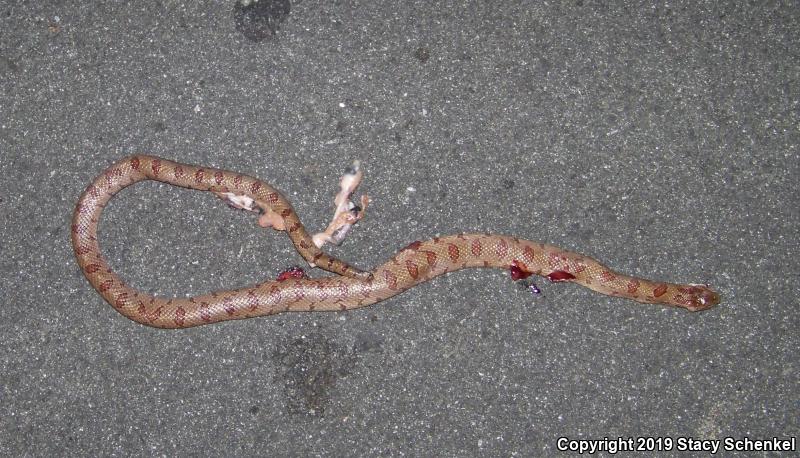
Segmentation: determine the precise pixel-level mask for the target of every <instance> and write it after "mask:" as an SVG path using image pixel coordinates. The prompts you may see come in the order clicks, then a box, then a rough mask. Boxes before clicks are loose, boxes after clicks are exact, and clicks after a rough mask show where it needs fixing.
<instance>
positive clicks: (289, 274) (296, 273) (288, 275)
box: [276, 267, 306, 281]
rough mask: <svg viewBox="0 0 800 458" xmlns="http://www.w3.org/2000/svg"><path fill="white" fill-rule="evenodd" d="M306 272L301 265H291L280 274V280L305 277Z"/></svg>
mask: <svg viewBox="0 0 800 458" xmlns="http://www.w3.org/2000/svg"><path fill="white" fill-rule="evenodd" d="M305 276H306V273H305V272H304V271H303V269H301V268H300V267H289V268H288V269H286V270H284V271H283V272H281V273H280V274H278V278H277V279H276V280H278V281H286V280H289V279H292V278H305Z"/></svg>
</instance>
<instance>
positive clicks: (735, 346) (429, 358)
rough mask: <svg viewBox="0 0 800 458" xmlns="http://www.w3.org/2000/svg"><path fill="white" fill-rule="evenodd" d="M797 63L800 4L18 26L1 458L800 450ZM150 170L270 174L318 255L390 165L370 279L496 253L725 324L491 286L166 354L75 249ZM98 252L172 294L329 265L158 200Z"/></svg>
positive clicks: (120, 10)
mask: <svg viewBox="0 0 800 458" xmlns="http://www.w3.org/2000/svg"><path fill="white" fill-rule="evenodd" d="M798 50H800V7H798V5H797V3H796V2H755V4H747V5H746V4H745V2H716V1H700V2H696V1H678V2H668V3H665V2H653V3H650V2H644V3H642V2H631V1H619V2H591V1H571V2H557V1H555V2H534V1H508V2H489V1H477V0H476V1H464V0H461V1H441V2H428V1H412V2H394V1H383V0H378V1H337V2H322V1H319V2H318V1H310V0H303V1H292V2H291V3H290V2H289V1H288V0H284V1H271V0H260V1H254V0H253V1H252V2H249V3H248V2H238V3H234V2H223V1H215V2H178V1H160V2H151V1H146V2H77V1H71V2H2V3H0V86H1V87H2V91H0V176H2V179H1V180H0V229H2V230H0V292H2V300H0V304H1V305H0V342H2V345H0V372H1V373H2V375H1V377H2V379H1V383H0V455H3V456H47V457H50V456H128V455H140V456H226V457H227V456H385V455H388V456H545V455H547V456H549V455H553V454H556V453H558V452H559V450H561V449H563V448H570V447H572V448H576V449H577V448H578V447H590V446H594V447H605V450H606V451H610V450H609V448H611V447H615V448H616V447H625V446H627V445H625V444H628V443H629V442H628V440H629V439H630V440H631V442H630V443H633V444H634V445H637V446H642V447H644V448H646V449H653V448H656V449H657V448H662V449H666V450H668V451H670V454H675V453H677V452H678V451H679V450H681V448H688V447H712V446H713V445H714V444H715V443H716V444H717V445H718V446H719V447H721V448H720V449H719V450H723V449H722V447H725V446H726V442H724V441H723V440H724V439H725V438H730V439H729V442H727V444H733V445H732V446H734V447H735V446H737V445H736V444H739V445H741V446H745V445H747V442H746V439H752V440H753V441H756V442H752V443H751V445H750V446H754V445H752V444H762V445H763V443H761V442H757V441H758V440H762V439H772V438H779V439H791V438H795V441H796V438H797V437H798V436H799V435H800V394H799V393H800V382H799V381H800V377H798V369H800V365H799V361H798V360H799V357H798V348H799V347H800V345H799V344H800V338H799V336H798V328H800V326H799V325H800V318H798V307H799V306H800V304H798V291H800V275H799V272H800V269H799V267H800V266H799V265H798V264H799V263H798V255H797V253H798V242H797V231H798V222H800V221H799V220H800V218H799V217H798V202H800V199H799V197H800V195H799V194H800V193H798V182H799V181H800V180H798V177H800V174H799V173H798V172H800V170H799V169H800V160H799V156H800V152H799V151H798V147H799V146H798V145H800V59H798V53H799V51H798ZM137 152H142V153H148V154H154V155H158V156H162V157H164V158H168V159H171V160H176V161H180V162H186V163H193V164H203V165H207V166H212V167H219V168H225V169H229V170H234V171H238V172H242V173H246V174H249V175H253V176H257V177H260V178H261V179H263V180H265V181H267V182H269V183H271V184H273V185H274V186H275V187H277V188H278V189H280V190H281V191H282V192H283V193H284V194H285V195H286V196H287V197H288V198H289V199H290V200H291V201H292V203H293V205H294V206H295V208H296V210H297V212H298V214H299V215H300V216H301V218H302V220H303V221H304V223H305V224H306V226H308V227H309V228H310V230H312V231H313V230H315V229H318V228H321V227H323V226H324V225H325V224H326V223H327V219H328V218H329V217H330V214H331V211H332V202H331V199H332V197H333V195H334V193H335V192H336V190H337V181H338V177H339V175H340V174H341V172H342V170H343V169H344V167H346V166H347V165H348V164H350V162H351V161H352V160H354V159H359V160H361V161H362V164H363V165H364V169H365V180H364V183H363V185H362V188H361V190H362V191H363V192H364V193H367V194H369V195H370V196H371V197H372V204H371V205H370V207H369V208H368V211H367V216H366V218H365V219H364V220H363V221H362V222H361V223H359V225H358V226H357V227H356V228H355V229H354V230H353V231H352V233H351V234H349V235H348V238H347V239H346V240H345V242H344V243H343V244H342V245H341V246H339V247H335V248H332V249H331V250H330V252H331V253H332V254H334V255H336V256H338V257H341V258H342V259H345V260H347V261H349V262H352V263H353V264H354V265H356V266H359V267H361V268H365V269H369V268H371V267H372V266H376V265H378V264H380V263H382V262H384V261H385V260H386V259H388V258H389V257H391V256H392V255H393V253H395V252H396V251H397V250H398V249H399V248H401V247H404V246H406V245H408V244H409V243H410V242H413V241H415V240H425V239H428V238H431V237H435V236H438V235H446V234H452V233H459V232H496V233H501V234H508V235H514V236H517V237H520V238H525V239H530V240H537V241H541V242H547V243H551V244H554V245H558V246H561V247H563V248H565V249H570V250H574V251H578V252H581V253H585V254H587V255H591V256H593V257H596V258H598V259H600V260H602V261H604V262H606V263H607V264H609V265H610V266H612V267H613V268H615V269H616V270H619V271H621V272H626V273H630V274H636V275H640V276H644V277H648V278H655V279H659V280H665V281H674V282H693V283H708V284H710V285H712V286H713V287H714V288H715V289H717V290H718V291H719V292H720V293H721V295H722V303H721V304H720V305H719V306H717V307H715V308H713V309H711V310H708V311H705V312H699V313H689V312H686V311H684V310H680V309H671V308H663V307H659V306H652V305H642V304H638V303H634V302H630V301H626V300H624V299H619V298H613V297H607V296H603V295H600V294H597V293H594V292H592V291H590V290H588V289H585V288H582V287H580V286H577V285H573V284H551V283H548V282H547V281H545V280H543V279H541V278H540V279H538V280H536V285H537V286H538V287H539V289H541V291H542V292H541V294H538V295H535V294H532V293H531V291H530V290H529V289H527V288H524V287H520V286H518V285H515V284H514V283H513V282H512V281H511V280H510V279H509V274H508V272H503V271H499V270H486V269H473V270H468V271H461V272H456V273H452V274H449V275H446V276H444V277H439V278H437V279H435V280H433V281H431V282H428V283H426V284H424V285H421V286H419V287H416V288H414V289H412V290H409V291H407V292H405V293H403V294H401V295H399V296H397V297H395V298H392V299H390V300H387V301H385V302H382V303H379V304H376V305H374V306H372V307H369V308H366V309H362V310H356V311H351V312H337V313H327V314H326V313H298V314H282V315H278V316H274V317H267V318H257V319H250V320H244V321H232V322H226V323H221V324H217V325H212V326H203V327H199V328H192V329H187V330H177V331H165V330H158V329H152V328H148V327H145V326H142V325H140V324H137V323H134V322H132V321H129V320H127V319H126V318H124V317H123V316H121V315H120V314H118V313H117V312H116V311H115V310H114V309H113V308H112V307H111V306H109V305H108V304H106V303H105V302H104V301H103V299H102V298H101V297H100V296H99V295H98V294H97V293H96V292H95V291H94V290H93V289H92V288H91V286H90V285H89V284H88V282H87V281H86V279H85V278H84V277H83V275H82V274H81V272H80V270H79V269H78V266H77V264H76V262H75V259H74V255H73V252H72V247H71V245H70V242H69V234H70V218H71V213H72V211H73V208H74V205H75V202H76V201H77V199H78V196H79V195H80V193H81V192H82V190H83V189H84V188H85V187H86V186H87V185H88V184H89V182H90V181H91V180H92V179H93V177H94V176H95V175H97V174H98V173H100V172H101V171H102V170H103V169H104V168H105V167H107V166H108V165H110V164H111V163H113V162H114V161H115V160H117V159H119V158H121V157H123V156H125V155H127V154H132V153H137ZM101 242H102V246H103V250H104V252H105V254H106V256H107V257H108V259H109V260H110V262H111V264H112V265H113V267H114V269H116V270H117V271H118V272H119V273H120V274H121V275H122V276H123V278H125V279H126V281H128V282H129V283H130V284H132V285H134V286H136V287H137V288H140V289H142V290H145V291H148V292H151V293H155V294H159V295H163V296H178V295H186V294H196V293H203V292H207V291H212V290H216V289H222V288H231V287H241V286H245V285H247V284H252V283H255V282H258V281H262V280H264V279H266V278H272V277H274V276H275V275H276V274H277V273H278V272H280V271H281V270H282V269H283V268H285V267H287V266H290V265H293V264H302V259H301V258H300V257H299V256H298V255H297V253H296V252H295V250H294V249H293V248H292V246H291V244H290V243H289V241H288V239H287V238H286V237H285V235H284V234H280V233H276V232H274V231H265V230H263V229H261V228H259V227H258V226H257V225H256V224H255V219H254V218H253V217H252V216H251V215H248V214H246V213H245V212H242V211H236V210H233V209H230V208H228V207H227V206H226V205H225V204H224V203H223V202H221V201H220V200H219V199H216V198H215V197H214V196H213V195H209V194H208V193H201V192H195V191H189V190H183V189H177V188H174V187H171V186H168V185H165V184H159V183H155V182H147V183H143V184H139V185H136V186H135V187H132V188H129V189H126V190H125V191H123V192H122V193H120V195H118V196H117V197H115V198H114V200H113V201H112V202H111V203H110V205H109V206H108V208H107V209H106V211H105V213H104V215H103V221H102V224H101ZM311 275H312V276H321V275H324V273H323V272H320V271H316V270H314V271H312V272H311ZM604 438H606V439H604ZM620 438H621V440H620ZM715 440H719V441H721V442H714V441H715ZM703 441H708V442H703ZM773 445H774V443H773ZM564 453H565V454H571V452H570V451H569V450H567V451H564ZM706 453H708V452H706ZM719 453H722V452H721V451H720V452H719ZM787 454H788V453H787ZM726 455H728V454H727V453H726Z"/></svg>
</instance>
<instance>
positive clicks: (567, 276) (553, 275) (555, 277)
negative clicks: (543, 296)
mask: <svg viewBox="0 0 800 458" xmlns="http://www.w3.org/2000/svg"><path fill="white" fill-rule="evenodd" d="M547 278H548V279H549V280H550V281H552V282H557V281H569V280H574V279H575V275H572V274H571V273H569V272H564V271H563V270H554V271H553V272H550V273H549V274H547Z"/></svg>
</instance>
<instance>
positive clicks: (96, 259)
mask: <svg viewBox="0 0 800 458" xmlns="http://www.w3.org/2000/svg"><path fill="white" fill-rule="evenodd" d="M142 180H156V181H160V182H164V183H169V184H171V185H175V186H181V187H185V188H191V189H197V190H201V191H212V192H215V193H217V194H218V195H223V194H224V195H229V196H239V197H240V198H241V199H245V200H247V201H249V202H251V203H252V204H253V205H254V206H255V207H256V208H257V209H259V210H264V211H267V212H269V213H270V214H271V215H272V217H273V218H274V219H276V220H277V224H274V225H275V226H279V227H276V228H278V229H282V230H285V231H286V233H287V234H288V235H289V237H290V239H291V240H292V242H293V243H294V246H295V248H296V249H297V250H298V251H299V252H300V254H301V255H302V256H303V258H304V259H306V260H307V261H308V262H309V263H310V264H311V265H312V266H317V267H320V268H323V269H325V270H328V271H330V272H333V273H334V274H336V275H333V276H330V277H325V278H314V279H309V278H305V277H301V278H291V277H289V278H282V279H280V280H268V281H265V282H263V283H260V284H257V285H253V286H249V287H245V288H240V289H233V290H227V291H217V292H213V293H210V294H206V295H200V296H194V297H188V298H171V299H170V298H161V297H154V296H152V295H149V294H147V293H145V292H142V291H139V290H137V289H134V288H132V287H130V286H128V285H127V284H125V282H123V281H122V279H121V278H120V277H119V276H118V275H117V274H116V273H114V271H112V269H111V267H110V266H109V264H108V262H107V261H106V260H105V258H104V257H103V255H102V254H101V252H100V245H99V243H98V238H97V229H98V224H99V221H100V214H101V212H102V210H103V208H104V207H105V205H106V204H107V203H108V201H109V200H110V199H111V198H112V197H113V196H114V194H116V193H117V192H119V191H120V190H121V189H122V188H125V187H127V186H129V185H131V184H133V183H136V182H139V181H142ZM239 205H240V206H244V205H247V204H239ZM250 209H253V208H250ZM71 234H72V245H73V248H74V250H75V256H76V257H77V260H78V264H79V266H80V268H81V270H82V271H83V273H84V274H85V275H86V278H87V279H88V280H89V283H91V285H92V286H93V287H94V288H95V289H96V290H97V291H98V292H99V293H100V295H102V296H103V298H104V299H105V300H106V301H108V303H109V304H111V305H112V306H113V307H114V308H115V309H116V310H117V311H118V312H120V313H121V314H123V315H125V316H126V317H128V318H130V319H131V320H134V321H137V322H139V323H142V324H145V325H148V326H154V327H159V328H185V327H190V326H198V325H203V324H209V323H215V322H219V321H225V320H236V319H242V318H251V317H256V316H264V315H272V314H276V313H280V312H300V311H340V310H350V309H356V308H360V307H365V306H368V305H371V304H374V303H376V302H380V301H382V300H385V299H388V298H390V297H392V296H394V295H396V294H399V293H401V292H403V291H405V290H407V289H409V288H411V287H413V286H415V285H418V284H420V283H422V282H425V281H427V280H430V279H432V278H434V277H436V276H438V275H442V274H444V273H447V272H452V271H456V270H459V269H463V268H466V267H496V268H501V269H509V270H510V271H511V274H512V277H513V278H514V279H520V278H525V277H527V276H529V275H531V274H536V275H541V276H545V277H547V278H549V279H550V280H552V281H570V282H574V283H577V284H580V285H583V286H585V287H587V288H590V289H592V290H594V291H597V292H600V293H603V294H607V295H611V296H617V297H622V298H626V299H632V300H634V301H639V302H645V303H656V304H664V305H669V306H676V307H682V308H685V309H687V310H690V311H698V310H705V309H707V308H710V307H712V306H714V305H716V304H717V303H719V300H720V297H719V295H718V294H717V293H716V292H714V291H713V290H711V289H710V288H708V287H707V286H705V285H697V284H683V285H681V284H672V283H666V282H659V281H651V280H645V279H643V278H635V277H631V276H627V275H623V274H620V273H617V272H614V271H613V270H611V269H610V268H608V267H606V266H604V265H602V264H600V263H599V262H598V261H596V260H594V259H592V258H590V257H588V256H583V255H580V254H577V253H573V252H570V251H566V250H563V249H560V248H557V247H554V246H551V245H546V244H543V243H537V242H531V241H527V240H521V239H518V238H516V237H509V236H503V235H494V234H459V235H451V236H446V237H437V238H434V239H431V240H427V241H423V242H419V241H417V242H413V243H411V244H410V245H408V246H407V247H405V248H403V249H401V250H400V251H399V252H397V254H395V255H394V257H392V258H391V259H389V260H388V261H386V262H385V263H383V264H381V265H380V266H378V267H377V268H375V269H374V270H372V271H371V272H362V271H360V270H357V269H355V268H353V267H351V266H349V265H348V264H346V263H345V262H343V261H340V260H338V259H336V258H333V257H330V256H328V255H327V254H325V253H323V252H322V251H321V250H320V248H318V247H317V245H316V244H315V243H314V241H313V240H312V238H311V236H309V234H308V233H307V232H306V229H305V228H304V227H303V225H302V224H301V223H300V219H299V218H298V217H297V214H296V213H295V212H294V210H293V209H292V206H291V205H290V204H289V202H288V201H287V200H286V199H285V198H284V197H283V196H282V195H281V194H280V193H279V192H278V191H277V190H275V189H274V188H272V187H271V186H269V185H268V184H266V183H264V182H262V181H260V180H258V179H256V178H252V177H249V176H246V175H242V174H238V173H234V172H229V171H225V170H218V169H214V168H209V167H199V166H194V165H187V164H179V163H176V162H171V161H168V160H165V159H161V158H158V157H153V156H146V155H135V156H130V157H126V158H124V159H121V160H120V161H118V162H117V163H115V164H114V165H112V166H111V167H109V168H108V169H106V170H105V171H104V172H103V173H101V174H100V175H99V176H98V177H97V178H96V179H95V180H94V181H93V182H92V184H90V185H89V187H88V188H87V189H86V190H85V191H84V192H83V194H82V195H81V197H80V200H79V201H78V204H77V206H76V208H75V213H74V215H73V219H72V228H71ZM533 288H535V286H534V287H533Z"/></svg>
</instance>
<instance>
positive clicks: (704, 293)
mask: <svg viewBox="0 0 800 458" xmlns="http://www.w3.org/2000/svg"><path fill="white" fill-rule="evenodd" d="M678 291H679V292H680V302H681V305H682V307H684V308H685V309H687V310H689V311H690V312H699V311H701V310H706V309H710V308H711V307H713V306H715V305H717V304H719V302H720V295H719V293H717V292H716V291H714V290H712V289H711V288H709V287H708V285H688V286H685V287H682V288H679V289H678ZM676 298H678V296H676Z"/></svg>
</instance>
